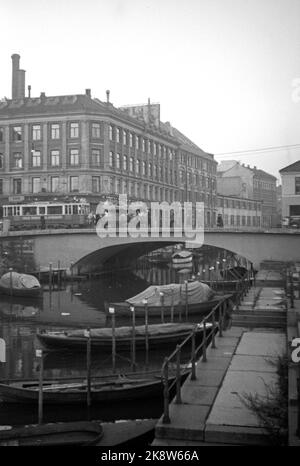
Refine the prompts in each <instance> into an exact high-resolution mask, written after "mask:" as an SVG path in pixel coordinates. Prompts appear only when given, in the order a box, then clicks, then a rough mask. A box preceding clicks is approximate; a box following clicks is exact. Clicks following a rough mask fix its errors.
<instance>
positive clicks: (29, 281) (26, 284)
mask: <svg viewBox="0 0 300 466" xmlns="http://www.w3.org/2000/svg"><path fill="white" fill-rule="evenodd" d="M11 276H12V287H13V288H15V289H19V290H22V289H26V290H30V289H32V288H39V287H40V282H39V281H38V279H37V278H35V277H34V276H33V275H27V274H23V273H17V272H11ZM0 285H1V286H3V287H4V288H10V272H8V273H5V274H4V275H2V277H1V278H0Z"/></svg>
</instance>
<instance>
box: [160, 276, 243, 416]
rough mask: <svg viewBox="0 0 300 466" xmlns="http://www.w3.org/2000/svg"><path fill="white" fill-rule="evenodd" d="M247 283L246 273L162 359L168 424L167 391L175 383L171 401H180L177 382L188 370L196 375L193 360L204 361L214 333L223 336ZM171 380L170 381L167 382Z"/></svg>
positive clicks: (168, 396) (180, 382)
mask: <svg viewBox="0 0 300 466" xmlns="http://www.w3.org/2000/svg"><path fill="white" fill-rule="evenodd" d="M250 287H251V281H250V274H247V277H246V279H243V280H241V281H240V282H239V287H238V290H236V292H234V293H233V294H231V295H227V296H225V297H224V298H223V299H221V300H220V301H219V302H218V304H217V305H216V306H215V307H214V308H213V309H212V310H211V311H210V312H209V314H207V315H206V316H205V317H204V318H203V319H202V320H201V322H200V323H199V324H195V327H194V328H193V330H192V332H191V333H190V334H189V335H188V336H187V337H186V338H185V339H184V340H183V341H182V342H181V343H180V344H178V345H177V346H176V348H175V350H174V351H173V352H172V353H171V354H170V355H169V356H167V357H166V358H165V359H164V362H163V365H162V369H161V376H162V382H163V387H164V390H163V393H164V413H163V419H162V422H163V423H164V424H170V422H171V420H170V414H169V403H170V392H171V390H172V389H173V388H174V387H175V393H176V394H175V403H176V404H181V403H182V397H181V385H182V382H183V380H185V378H186V377H187V376H188V375H189V373H190V374H191V380H196V379H197V374H196V364H197V360H198V359H199V358H200V357H201V356H202V362H204V363H205V362H207V359H208V356H207V348H208V345H209V344H210V343H211V348H216V343H215V337H216V335H217V333H218V334H219V337H221V338H222V337H223V332H224V331H225V330H226V328H227V325H228V321H229V320H230V314H231V310H232V309H233V307H234V306H235V307H236V308H238V306H239V305H240V303H241V300H242V299H243V297H244V296H245V295H246V293H247V292H248V290H249V288H250ZM200 331H201V336H202V338H201V343H200V344H199V345H198V346H196V340H197V337H198V336H200V335H199V334H200ZM188 347H190V357H189V360H188V363H183V361H182V356H183V355H184V352H185V353H186V352H187V348H188ZM174 367H175V377H173V378H172V379H173V380H172V379H171V378H170V369H172V370H173V369H174ZM170 380H172V382H170Z"/></svg>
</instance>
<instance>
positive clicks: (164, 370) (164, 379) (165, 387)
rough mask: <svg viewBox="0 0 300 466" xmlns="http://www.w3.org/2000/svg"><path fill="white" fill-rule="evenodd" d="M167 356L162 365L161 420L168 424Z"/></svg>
mask: <svg viewBox="0 0 300 466" xmlns="http://www.w3.org/2000/svg"><path fill="white" fill-rule="evenodd" d="M168 364H169V362H168V358H167V357H165V359H164V365H163V373H162V378H163V384H164V414H163V419H162V422H163V424H170V422H171V420H170V416H169V368H168Z"/></svg>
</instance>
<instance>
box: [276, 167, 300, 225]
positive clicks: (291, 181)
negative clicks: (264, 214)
mask: <svg viewBox="0 0 300 466" xmlns="http://www.w3.org/2000/svg"><path fill="white" fill-rule="evenodd" d="M279 173H280V175H281V179H282V198H281V204H282V218H283V219H284V218H287V217H296V218H297V217H298V218H299V219H300V160H298V161H297V162H295V163H292V164H291V165H288V166H287V167H284V168H282V169H281V170H279Z"/></svg>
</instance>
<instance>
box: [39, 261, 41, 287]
mask: <svg viewBox="0 0 300 466" xmlns="http://www.w3.org/2000/svg"><path fill="white" fill-rule="evenodd" d="M39 282H40V283H41V266H40V265H39Z"/></svg>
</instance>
